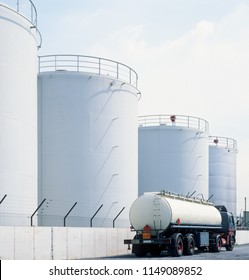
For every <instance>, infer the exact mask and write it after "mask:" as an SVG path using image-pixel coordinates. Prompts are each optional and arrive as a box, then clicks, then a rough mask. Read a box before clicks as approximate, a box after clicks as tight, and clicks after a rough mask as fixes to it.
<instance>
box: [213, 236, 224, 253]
mask: <svg viewBox="0 0 249 280" xmlns="http://www.w3.org/2000/svg"><path fill="white" fill-rule="evenodd" d="M221 246H222V241H221V237H220V236H219V235H217V236H216V238H215V245H214V247H213V252H217V253H218V252H220V250H221Z"/></svg>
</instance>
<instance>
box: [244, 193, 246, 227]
mask: <svg viewBox="0 0 249 280" xmlns="http://www.w3.org/2000/svg"><path fill="white" fill-rule="evenodd" d="M244 224H245V226H246V197H245V221H244Z"/></svg>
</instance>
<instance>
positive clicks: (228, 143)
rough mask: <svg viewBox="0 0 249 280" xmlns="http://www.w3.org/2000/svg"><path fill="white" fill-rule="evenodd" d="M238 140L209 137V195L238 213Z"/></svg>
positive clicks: (215, 201)
mask: <svg viewBox="0 0 249 280" xmlns="http://www.w3.org/2000/svg"><path fill="white" fill-rule="evenodd" d="M237 152H238V150H237V142H236V141H235V140H234V139H231V138H227V137H219V136H210V138H209V195H210V196H212V198H211V200H212V201H213V202H214V203H215V204H216V205H224V206H225V207H226V208H227V210H228V211H229V212H232V213H233V214H234V215H236V157H237Z"/></svg>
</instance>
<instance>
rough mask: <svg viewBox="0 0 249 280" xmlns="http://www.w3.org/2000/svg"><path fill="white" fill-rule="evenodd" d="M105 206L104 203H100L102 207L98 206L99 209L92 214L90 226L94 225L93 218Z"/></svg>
mask: <svg viewBox="0 0 249 280" xmlns="http://www.w3.org/2000/svg"><path fill="white" fill-rule="evenodd" d="M102 207H103V204H101V205H100V207H99V208H98V210H97V211H96V212H95V213H94V215H93V216H92V218H91V219H90V227H92V226H93V219H94V217H95V216H96V215H97V214H98V212H99V210H100V209H101V208H102Z"/></svg>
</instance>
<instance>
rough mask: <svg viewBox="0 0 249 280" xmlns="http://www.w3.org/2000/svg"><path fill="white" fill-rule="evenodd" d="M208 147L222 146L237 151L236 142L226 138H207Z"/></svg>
mask: <svg viewBox="0 0 249 280" xmlns="http://www.w3.org/2000/svg"><path fill="white" fill-rule="evenodd" d="M209 145H211V146H212V145H213V146H214V145H215V146H222V147H226V148H229V149H235V150H237V141H236V140H234V139H232V138H228V137H221V136H209Z"/></svg>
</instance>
